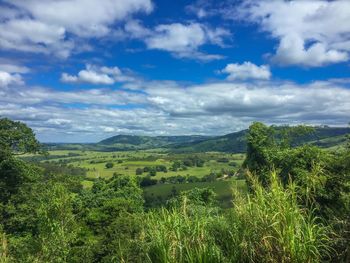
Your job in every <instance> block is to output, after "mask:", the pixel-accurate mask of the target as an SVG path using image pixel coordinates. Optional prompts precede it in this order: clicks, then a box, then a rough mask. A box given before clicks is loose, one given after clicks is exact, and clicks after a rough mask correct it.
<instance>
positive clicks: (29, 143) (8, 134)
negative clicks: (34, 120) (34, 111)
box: [0, 118, 40, 154]
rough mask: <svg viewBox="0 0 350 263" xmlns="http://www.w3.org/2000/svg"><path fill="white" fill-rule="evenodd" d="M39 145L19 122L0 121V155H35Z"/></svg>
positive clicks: (28, 130)
mask: <svg viewBox="0 0 350 263" xmlns="http://www.w3.org/2000/svg"><path fill="white" fill-rule="evenodd" d="M39 150H40V144H39V142H38V141H37V140H36V138H35V135H34V133H33V131H32V129H30V128H29V127H28V126H27V125H25V124H24V123H21V122H16V121H12V120H9V119H7V118H3V119H0V151H1V152H0V154H5V153H7V154H24V153H36V152H39Z"/></svg>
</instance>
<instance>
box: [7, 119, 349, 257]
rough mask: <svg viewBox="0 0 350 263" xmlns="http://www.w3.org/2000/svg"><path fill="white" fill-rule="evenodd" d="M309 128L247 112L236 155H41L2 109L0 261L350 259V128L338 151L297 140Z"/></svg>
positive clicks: (78, 152)
mask: <svg viewBox="0 0 350 263" xmlns="http://www.w3.org/2000/svg"><path fill="white" fill-rule="evenodd" d="M327 129H328V128H327ZM317 132H318V131H317V130H316V133H317ZM333 132H334V130H333ZM314 133H315V130H313V129H310V128H308V127H304V126H299V127H268V126H266V125H264V124H262V123H253V124H252V125H251V127H250V128H249V130H248V131H247V132H245V134H246V135H245V136H246V137H244V141H245V142H246V146H245V147H246V149H247V154H246V157H245V159H244V162H243V158H244V155H237V154H227V153H214V152H206V153H200V152H199V153H196V154H186V153H174V152H164V151H156V150H154V151H132V152H131V151H129V152H110V153H101V152H92V151H89V150H84V149H79V150H73V149H70V150H66V151H57V150H56V151H54V152H53V154H51V155H49V156H46V155H43V154H44V153H43V152H42V151H41V149H42V147H41V145H40V144H39V143H38V141H37V140H36V139H35V136H34V134H33V132H32V130H31V129H30V128H28V127H27V126H26V125H24V124H22V123H19V122H14V121H11V120H9V119H1V120H0V146H1V148H0V260H1V261H0V262H164V263H165V262H198V263H199V262H208V263H210V262H223V263H226V262H329V261H330V262H349V260H350V249H349V244H350V237H349V233H350V223H349V222H350V220H349V215H350V194H349V187H350V180H349V179H350V178H349V177H350V138H349V139H348V141H343V142H342V145H343V146H342V147H341V148H339V149H337V151H332V150H328V151H326V150H324V149H321V148H319V147H317V146H316V145H311V144H301V143H300V142H304V141H310V138H314V137H313V136H314V135H310V134H314ZM318 134H319V132H318ZM343 135H344V134H340V135H339V134H337V136H343ZM344 138H346V137H345V135H344ZM179 140H180V139H179ZM104 143H106V142H104ZM113 143H114V142H113ZM202 143H204V141H202ZM189 145H193V142H190V143H189ZM181 147H182V146H181ZM189 147H190V146H189ZM225 147H230V145H227V146H225ZM231 147H236V145H234V144H233V145H231ZM51 153H52V152H51ZM35 154H40V155H35ZM37 157H40V158H37ZM242 157H243V158H242ZM107 164H108V167H107ZM110 164H111V165H110Z"/></svg>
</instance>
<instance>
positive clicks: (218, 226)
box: [145, 173, 330, 263]
mask: <svg viewBox="0 0 350 263" xmlns="http://www.w3.org/2000/svg"><path fill="white" fill-rule="evenodd" d="M250 180H251V182H252V186H253V189H254V194H248V195H247V194H243V193H241V192H238V191H235V192H234V196H235V198H234V207H233V208H232V209H230V210H228V211H227V213H226V214H225V215H218V214H216V213H209V212H203V211H204V210H203V209H194V208H193V207H187V205H186V202H184V203H183V204H182V206H181V207H178V208H174V209H172V210H167V209H162V210H160V211H158V212H156V211H155V212H151V213H149V214H148V217H147V223H146V227H145V235H146V239H148V240H149V242H150V245H149V250H148V256H149V260H150V261H151V262H170V263H172V262H293V263H294V262H297V263H298V262H300V263H304V262H320V261H321V260H322V259H324V258H326V257H327V255H328V253H329V252H330V248H329V243H330V238H329V236H328V234H329V229H328V228H327V227H325V226H324V225H322V224H321V222H319V221H320V220H319V219H318V218H317V217H314V216H313V213H312V211H307V210H304V209H302V208H300V207H299V205H298V196H297V190H296V187H295V185H294V184H293V183H290V184H288V185H287V186H286V187H284V186H282V184H281V183H280V181H279V179H278V178H277V175H276V173H272V174H271V180H270V186H269V187H268V188H264V187H263V186H262V185H261V184H260V183H259V182H258V181H257V180H256V179H255V178H254V177H253V176H250Z"/></svg>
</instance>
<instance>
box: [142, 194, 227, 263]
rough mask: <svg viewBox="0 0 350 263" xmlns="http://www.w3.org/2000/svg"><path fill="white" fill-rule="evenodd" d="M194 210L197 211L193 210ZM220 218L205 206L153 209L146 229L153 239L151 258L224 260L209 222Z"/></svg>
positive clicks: (197, 261)
mask: <svg viewBox="0 0 350 263" xmlns="http://www.w3.org/2000/svg"><path fill="white" fill-rule="evenodd" d="M193 209H194V210H193ZM218 218H219V217H218V216H217V215H212V214H210V213H208V211H205V210H204V209H200V208H199V209H195V208H194V207H192V206H191V207H187V204H186V199H185V201H184V202H183V204H182V207H177V208H172V209H169V210H168V209H165V208H162V209H161V210H160V211H154V212H150V213H149V214H148V216H147V224H146V225H147V226H146V228H145V231H146V236H147V239H148V240H149V241H150V247H149V252H148V258H149V260H150V261H151V262H159V263H165V262H167V263H168V262H169V263H175V262H176V263H182V262H189V263H210V262H223V256H222V252H221V250H220V248H219V247H218V246H217V244H215V239H214V237H213V236H212V235H211V233H210V232H209V231H210V227H209V225H211V224H213V223H215V221H216V220H217V219H218Z"/></svg>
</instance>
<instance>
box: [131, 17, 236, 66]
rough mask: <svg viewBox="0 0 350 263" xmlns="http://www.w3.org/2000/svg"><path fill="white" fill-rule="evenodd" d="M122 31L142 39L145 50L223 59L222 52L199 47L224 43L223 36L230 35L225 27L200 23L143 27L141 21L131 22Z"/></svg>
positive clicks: (198, 57) (179, 55)
mask: <svg viewBox="0 0 350 263" xmlns="http://www.w3.org/2000/svg"><path fill="white" fill-rule="evenodd" d="M125 31H126V32H127V33H128V34H129V36H130V37H132V38H137V39H140V40H142V41H144V42H145V44H146V46H147V48H148V49H158V50H164V51H168V52H170V53H172V54H173V55H174V56H176V57H180V58H192V59H198V60H204V61H205V60H215V59H222V58H223V56H222V55H218V54H206V53H204V52H201V51H200V50H199V48H200V47H202V46H203V45H206V44H212V45H218V46H221V47H224V46H225V43H224V42H225V41H224V39H225V38H227V37H229V36H230V35H231V34H230V32H229V31H227V30H226V29H224V28H221V27H218V28H214V29H213V28H210V27H208V26H206V25H204V24H201V23H187V24H186V23H172V24H161V25H158V26H156V27H155V28H154V29H149V28H146V27H144V26H143V25H142V24H141V23H140V21H135V20H133V21H130V22H129V23H127V24H126V25H125Z"/></svg>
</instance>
